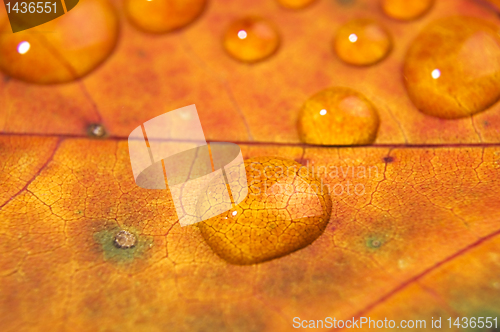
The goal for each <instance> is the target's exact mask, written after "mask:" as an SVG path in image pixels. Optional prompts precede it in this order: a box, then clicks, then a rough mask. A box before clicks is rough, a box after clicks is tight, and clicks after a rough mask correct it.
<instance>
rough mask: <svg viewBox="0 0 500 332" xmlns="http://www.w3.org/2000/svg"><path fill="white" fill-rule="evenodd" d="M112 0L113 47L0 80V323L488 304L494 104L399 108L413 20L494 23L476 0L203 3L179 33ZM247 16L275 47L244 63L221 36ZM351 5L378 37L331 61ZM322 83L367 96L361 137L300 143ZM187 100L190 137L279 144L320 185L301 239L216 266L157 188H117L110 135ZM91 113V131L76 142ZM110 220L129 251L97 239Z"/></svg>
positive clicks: (469, 309)
mask: <svg viewBox="0 0 500 332" xmlns="http://www.w3.org/2000/svg"><path fill="white" fill-rule="evenodd" d="M82 1H85V0H82ZM114 5H115V7H116V10H117V12H118V14H119V17H120V28H121V32H120V37H119V41H118V45H117V46H116V49H115V51H114V53H113V54H112V55H111V56H110V57H109V58H108V59H107V60H106V61H105V62H104V63H103V64H102V65H101V66H100V67H98V68H97V69H96V70H94V71H92V72H91V73H90V74H88V75H87V76H85V77H84V78H82V79H80V80H78V81H75V82H73V83H67V84H61V85H45V86H44V85H34V84H28V83H24V82H22V81H19V80H16V79H14V78H9V77H6V76H4V77H3V78H2V79H0V100H1V101H2V107H0V129H1V130H2V134H1V135H0V170H1V171H0V182H1V184H2V186H1V189H0V246H1V249H2V250H1V251H0V321H1V322H2V326H3V328H2V330H5V331H118V330H120V331H234V330H241V331H287V330H293V325H294V318H296V317H300V320H308V321H309V320H320V319H323V320H324V319H325V318H326V317H335V318H336V319H343V320H347V319H352V318H353V317H354V318H358V319H359V317H371V318H372V319H382V320H383V319H384V318H388V319H392V320H395V321H396V322H397V323H399V321H400V320H410V319H423V320H426V322H427V326H426V327H427V329H431V328H430V324H431V323H430V322H431V317H434V318H437V317H442V318H443V322H442V323H443V326H447V325H446V324H447V321H446V319H447V318H448V317H454V318H455V317H498V316H500V279H499V276H500V210H499V209H498V207H499V206H500V172H499V168H500V146H498V142H499V140H500V131H499V130H498V128H500V106H499V105H500V104H499V103H496V104H495V105H493V106H491V107H490V108H489V109H487V110H486V111H484V112H480V113H478V114H475V115H474V116H471V117H466V118H462V119H457V120H443V119H438V118H435V117H431V116H428V115H425V114H423V113H421V112H419V111H418V110H417V109H416V107H415V106H414V105H413V103H412V102H411V100H410V99H409V97H408V94H407V92H406V89H405V87H404V84H403V77H402V68H403V61H404V56H405V54H406V51H407V49H408V47H409V45H410V44H411V42H412V40H413V39H414V38H415V37H416V36H417V34H418V33H419V31H421V30H422V29H423V28H424V27H425V26H426V25H427V24H428V23H430V22H431V21H433V20H435V19H437V18H441V17H445V16H449V15H453V14H466V15H470V16H476V17H480V18H482V19H484V20H487V21H489V22H491V23H492V24H495V25H496V26H499V25H500V23H499V19H498V16H497V13H496V12H495V11H493V10H492V7H491V6H489V5H487V4H486V2H481V1H473V0H441V1H439V0H437V1H436V3H435V4H434V6H433V8H432V9H431V10H430V11H429V13H427V14H425V15H424V16H423V17H422V18H420V19H418V20H415V21H410V22H401V21H396V20H393V19H390V18H388V17H386V16H385V15H384V14H383V12H382V9H381V7H380V2H379V1H368V0H363V1H361V0H359V1H340V0H339V1H325V0H318V1H315V2H313V3H312V4H310V5H308V6H306V7H305V8H303V9H301V10H296V11H294V10H290V9H285V8H283V6H281V5H280V4H279V3H278V2H277V1H263V0H262V1H249V0H238V1H228V0H219V1H218V0H214V1H209V2H208V3H207V7H206V8H205V10H204V12H203V13H202V14H201V16H200V17H199V18H198V19H197V20H196V21H194V22H193V23H192V24H190V25H189V26H187V27H185V28H184V29H180V30H176V31H174V32H171V33H168V34H164V35H152V34H146V33H144V32H141V31H139V30H137V29H136V28H135V27H134V26H133V25H131V24H130V23H129V22H128V21H127V18H126V17H125V15H124V13H123V8H122V6H123V5H122V3H121V1H115V3H114ZM0 10H1V11H2V12H1V13H0V15H2V17H1V18H0V21H2V20H4V19H5V12H4V9H3V7H2V9H0ZM74 10H78V7H75V9H74ZM247 15H258V16H262V17H265V18H267V19H269V20H270V21H272V22H273V23H274V24H275V25H276V26H277V28H278V29H279V33H280V36H281V44H280V46H279V49H278V50H277V52H276V53H275V54H274V55H272V56H271V57H270V58H269V59H266V60H264V61H262V62H258V63H255V64H251V65H248V64H244V63H241V62H239V61H236V60H234V59H233V58H231V57H230V56H229V55H228V54H227V53H226V52H225V51H224V48H223V46H222V36H223V33H224V29H225V28H226V27H227V26H228V25H229V24H230V23H231V21H232V20H234V19H237V18H240V17H242V16H247ZM361 17H366V18H370V19H374V20H376V21H378V22H380V23H381V24H383V25H384V26H385V27H386V28H387V31H389V33H390V34H391V35H392V38H393V43H394V45H393V48H392V50H391V53H390V54H389V55H388V57H387V58H386V59H384V60H382V61H381V62H380V63H377V64H376V65H373V66H369V67H353V66H350V65H347V64H344V63H343V62H341V60H339V59H338V58H337V57H336V56H335V55H334V54H333V50H332V46H331V44H332V43H331V42H332V38H333V37H334V33H335V31H336V30H337V29H338V28H339V27H340V26H341V25H343V24H344V23H346V22H347V21H348V20H350V19H351V18H361ZM332 86H345V87H349V88H351V89H354V90H356V91H358V92H360V93H362V94H363V95H364V96H366V97H367V98H368V99H369V100H370V101H371V102H372V103H373V104H374V106H375V108H376V109H377V111H378V113H379V116H380V127H379V129H378V134H377V138H376V140H375V144H374V145H373V146H367V147H342V148H340V147H319V146H312V145H306V144H300V140H299V133H298V130H297V119H298V116H299V111H300V108H301V107H302V105H303V103H304V102H305V100H306V99H307V98H309V97H310V96H312V95H313V94H315V93H316V92H318V91H320V90H323V89H325V88H328V87H332ZM193 103H195V104H196V105H197V109H198V111H199V114H200V119H201V122H202V124H203V128H204V131H205V135H206V137H207V139H209V140H212V141H214V140H215V141H233V142H238V144H239V145H240V147H241V148H242V152H243V155H244V157H245V158H254V157H263V156H273V157H280V158H286V159H289V160H295V161H296V162H299V163H301V164H302V165H306V166H307V167H308V168H309V169H310V170H312V171H313V172H315V176H316V177H317V178H318V179H320V180H321V181H322V182H323V183H324V184H326V185H327V186H329V188H330V197H331V200H332V211H331V218H330V220H329V222H328V224H327V225H326V228H325V229H324V231H323V233H322V234H321V235H319V237H318V238H317V239H316V240H315V241H313V242H312V243H311V244H310V245H308V246H306V247H305V248H303V249H300V250H297V251H294V252H291V253H288V254H286V255H284V256H282V257H279V258H275V259H272V260H270V261H266V262H262V263H258V264H253V265H235V264H230V263H228V262H227V261H225V260H224V259H222V258H220V257H219V256H218V255H217V254H216V253H215V252H214V250H213V249H212V247H211V246H210V245H209V243H207V241H206V240H205V239H204V237H203V234H202V231H200V228H199V227H198V226H186V227H180V225H179V223H178V220H177V216H176V213H175V209H174V206H173V201H172V198H171V196H170V194H169V192H168V191H160V190H147V189H142V188H140V187H138V186H137V185H136V184H135V182H134V178H133V175H132V170H131V166H130V161H129V152H128V145H127V141H126V137H127V136H128V134H129V133H130V132H131V130H133V129H134V128H135V127H137V126H138V124H140V123H143V122H144V121H147V120H149V119H151V118H153V117H155V116H157V115H159V114H162V113H164V112H166V111H170V110H173V109H176V108H179V107H182V106H186V105H189V104H193ZM93 124H102V125H103V126H104V128H105V130H106V133H107V136H106V137H105V138H103V139H93V138H89V137H88V130H89V126H91V125H93ZM412 145H417V146H412ZM121 230H126V231H127V232H129V233H127V234H129V235H130V236H133V237H135V243H134V247H130V248H118V247H117V245H116V244H115V243H114V242H113V241H114V237H115V235H116V234H117V233H118V232H119V231H121ZM452 330H458V329H456V327H453V328H452Z"/></svg>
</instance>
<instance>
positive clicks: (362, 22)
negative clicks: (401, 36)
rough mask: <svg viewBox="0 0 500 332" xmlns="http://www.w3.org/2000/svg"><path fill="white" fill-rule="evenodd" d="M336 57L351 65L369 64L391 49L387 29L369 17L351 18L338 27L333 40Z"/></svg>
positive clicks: (380, 58) (382, 56) (381, 57)
mask: <svg viewBox="0 0 500 332" xmlns="http://www.w3.org/2000/svg"><path fill="white" fill-rule="evenodd" d="M333 47H334V50H335V53H336V54H337V55H338V57H339V58H340V59H341V60H342V61H344V62H346V63H349V64H352V65H358V66H363V65H371V64H374V63H376V62H378V61H380V60H382V59H383V58H384V57H385V56H386V55H387V54H388V53H389V51H390V50H391V47H392V41H391V38H390V35H389V33H388V32H387V30H386V29H385V28H384V27H382V26H381V25H380V24H378V23H376V22H375V21H373V20H370V19H357V20H352V21H350V22H348V23H346V24H344V25H343V26H341V27H340V28H339V30H338V31H337V34H336V36H335V38H334V41H333Z"/></svg>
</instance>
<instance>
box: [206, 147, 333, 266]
mask: <svg viewBox="0 0 500 332" xmlns="http://www.w3.org/2000/svg"><path fill="white" fill-rule="evenodd" d="M235 171H238V169H236V170H235ZM245 171H246V177H247V181H248V195H247V197H246V198H245V199H244V200H243V201H242V202H241V203H239V204H237V205H235V206H233V208H232V209H231V210H229V211H227V212H225V213H222V214H219V215H218V216H216V217H213V218H210V219H208V220H205V221H202V222H201V223H199V227H200V229H201V234H202V235H203V238H204V239H205V240H206V241H207V243H208V245H209V246H210V247H211V248H212V249H213V251H214V252H215V253H217V254H218V255H219V256H220V257H222V258H223V259H225V260H227V261H228V262H230V263H233V264H253V263H260V262H263V261H267V260H270V259H273V258H276V257H281V256H284V255H286V254H289V253H291V252H294V251H296V250H298V249H301V248H303V247H305V246H307V245H309V244H311V243H312V242H313V241H314V240H316V239H317V238H318V237H319V236H320V235H321V233H323V231H324V229H325V228H326V225H327V224H328V221H329V220H330V212H331V209H332V201H331V199H330V195H329V190H328V187H327V186H326V185H323V184H322V183H321V182H320V181H318V180H317V179H316V178H315V177H314V176H313V175H312V174H311V173H310V172H308V170H307V168H305V167H303V166H302V165H301V164H299V163H297V162H296V161H293V160H287V159H283V158H277V157H257V158H252V159H248V160H247V161H245ZM227 172H228V173H229V174H231V170H228V171H227ZM216 187H217V183H214V184H210V185H209V186H208V188H207V191H208V192H215V190H216V189H217V188H216ZM241 189H242V188H240V190H241ZM202 197H203V199H202V200H200V201H199V203H198V208H199V210H202V211H207V212H210V211H211V210H213V209H216V208H217V202H212V201H213V199H211V197H210V196H209V195H203V196H202Z"/></svg>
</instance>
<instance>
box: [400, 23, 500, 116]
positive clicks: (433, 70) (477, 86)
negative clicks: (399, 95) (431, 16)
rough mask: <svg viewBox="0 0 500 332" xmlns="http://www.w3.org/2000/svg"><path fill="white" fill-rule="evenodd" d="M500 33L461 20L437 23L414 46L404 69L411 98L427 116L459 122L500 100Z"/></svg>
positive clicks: (485, 25)
mask: <svg viewBox="0 0 500 332" xmlns="http://www.w3.org/2000/svg"><path fill="white" fill-rule="evenodd" d="M498 31H499V28H498V26H495V25H493V24H491V23H489V22H486V21H484V20H481V19H478V18H473V17H463V16H455V17H448V18H444V19H440V20H437V21H434V22H433V23H431V24H430V25H428V26H427V27H425V28H424V30H422V32H421V33H420V34H419V35H418V36H417V38H416V39H415V40H414V41H413V43H412V44H411V46H410V48H409V50H408V53H407V55H406V59H405V63H404V78H405V84H406V88H407V91H408V94H409V96H410V98H411V100H412V101H413V103H414V104H415V106H417V108H418V109H419V110H420V111H422V112H423V113H425V114H428V115H432V116H436V117H440V118H447V119H454V118H460V117H465V116H470V115H472V114H475V113H478V112H481V111H483V110H485V109H486V108H488V107H489V106H491V105H492V104H494V103H495V102H497V101H498V99H499V98H500V35H499V33H498Z"/></svg>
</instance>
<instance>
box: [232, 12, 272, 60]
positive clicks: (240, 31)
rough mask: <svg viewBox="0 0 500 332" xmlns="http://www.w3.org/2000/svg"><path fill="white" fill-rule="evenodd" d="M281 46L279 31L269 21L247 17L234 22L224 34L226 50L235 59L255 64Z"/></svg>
mask: <svg viewBox="0 0 500 332" xmlns="http://www.w3.org/2000/svg"><path fill="white" fill-rule="evenodd" d="M278 45H279V35H278V32H277V29H276V28H275V27H274V25H273V24H271V23H270V22H269V21H267V20H264V19H262V18H258V17H245V18H242V19H239V20H237V21H234V22H233V23H231V24H230V26H229V27H228V28H227V30H226V33H225V34H224V48H225V49H226V51H227V52H228V53H229V54H231V55H232V56H233V57H234V58H236V59H238V60H241V61H245V62H255V61H259V60H262V59H264V58H267V57H268V56H270V55H271V54H272V53H274V52H275V51H276V49H277V48H278Z"/></svg>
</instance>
